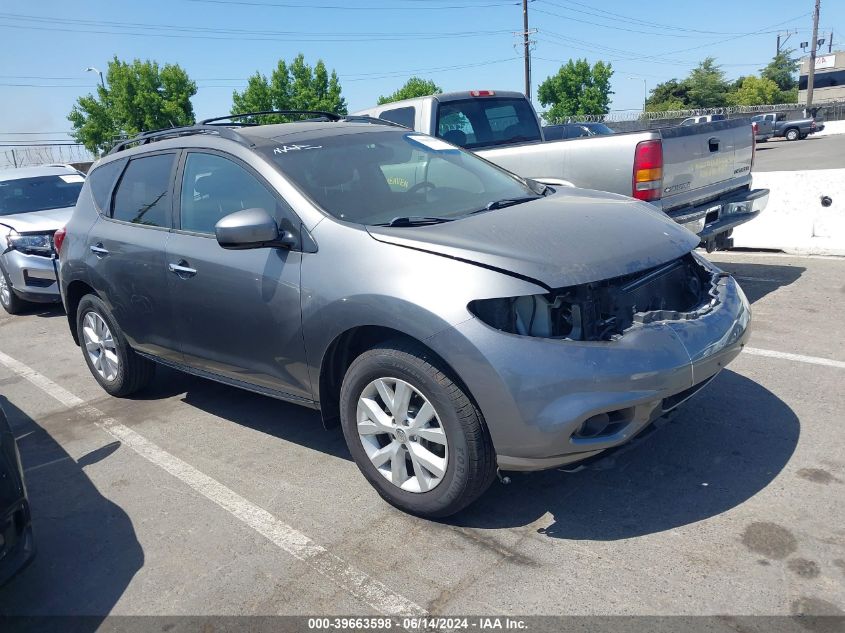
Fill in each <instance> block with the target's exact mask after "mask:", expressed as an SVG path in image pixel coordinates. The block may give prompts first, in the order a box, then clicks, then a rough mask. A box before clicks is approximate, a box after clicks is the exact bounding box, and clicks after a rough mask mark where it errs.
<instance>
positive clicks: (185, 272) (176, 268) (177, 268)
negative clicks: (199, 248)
mask: <svg viewBox="0 0 845 633" xmlns="http://www.w3.org/2000/svg"><path fill="white" fill-rule="evenodd" d="M167 268H168V269H170V272H172V273H175V274H177V275H179V276H180V277H182V278H183V279H184V278H186V277H193V276H194V275H196V274H197V270H196V268H191V267H190V266H188V262H186V261H185V260H184V259H183V260H181V261H180V262H179V263H178V264H168V265H167Z"/></svg>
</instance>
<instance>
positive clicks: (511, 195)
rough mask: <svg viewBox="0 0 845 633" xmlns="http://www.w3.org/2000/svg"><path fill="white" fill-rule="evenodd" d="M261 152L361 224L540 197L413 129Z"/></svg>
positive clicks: (448, 214) (330, 209) (329, 207)
mask: <svg viewBox="0 0 845 633" xmlns="http://www.w3.org/2000/svg"><path fill="white" fill-rule="evenodd" d="M294 148H295V149H294ZM262 151H264V152H265V153H266V154H267V155H269V157H270V158H271V159H272V160H273V161H274V162H275V163H276V165H278V167H279V169H280V170H281V171H282V172H283V173H284V174H285V175H286V176H287V177H288V178H290V179H291V180H292V181H293V182H294V183H295V184H296V185H297V186H298V187H299V188H300V190H302V191H303V192H304V193H305V194H306V195H308V196H309V197H310V198H311V199H312V200H314V202H316V203H317V204H318V205H319V206H320V207H322V208H323V209H324V210H325V211H326V212H327V213H329V214H331V215H333V216H334V217H336V218H338V219H341V220H346V221H348V222H356V223H359V224H368V225H374V224H387V223H390V222H391V221H393V220H395V219H396V218H421V217H424V218H427V219H429V220H431V219H439V218H443V219H447V220H448V219H455V218H458V217H460V216H463V215H467V214H469V213H472V212H475V211H479V210H484V209H487V208H495V207H496V205H494V206H493V207H490V206H489V205H491V203H497V202H501V201H503V200H506V199H507V200H511V201H512V200H519V201H522V200H523V199H525V198H535V197H539V195H538V194H537V192H535V191H534V190H532V189H531V188H529V187H528V186H527V184H525V183H524V182H522V181H521V180H519V179H518V178H517V177H515V176H513V175H512V174H510V173H508V172H506V171H504V170H502V169H500V168H498V167H495V166H493V165H491V164H490V163H488V162H487V161H484V160H482V159H481V158H478V157H477V156H475V155H473V154H470V153H468V152H464V151H462V150H460V149H458V148H456V147H453V146H452V145H449V144H448V143H445V142H444V141H441V140H440V139H436V138H432V137H430V136H425V135H422V134H415V133H413V132H408V131H407V130H383V129H382V130H373V131H367V132H361V131H359V130H350V132H349V133H345V134H344V133H338V132H337V131H332V133H331V135H325V136H319V137H315V138H313V139H311V140H297V141H296V143H295V144H290V143H288V144H283V143H281V142H280V143H279V145H278V146H276V147H272V146H270V147H265V148H264V149H263V150H262ZM499 206H502V205H499Z"/></svg>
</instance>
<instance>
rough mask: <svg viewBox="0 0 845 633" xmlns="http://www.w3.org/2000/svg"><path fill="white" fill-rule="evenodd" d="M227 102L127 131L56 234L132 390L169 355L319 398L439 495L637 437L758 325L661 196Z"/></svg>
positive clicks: (376, 451) (367, 465)
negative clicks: (658, 205)
mask: <svg viewBox="0 0 845 633" xmlns="http://www.w3.org/2000/svg"><path fill="white" fill-rule="evenodd" d="M227 121H228V122H227V123H221V121H220V120H209V121H205V122H203V123H202V124H199V125H196V126H193V127H189V128H182V129H173V130H167V131H163V132H157V133H151V134H147V135H142V136H140V137H138V138H136V139H133V140H131V141H128V142H125V143H123V144H121V145H120V146H118V147H117V148H116V149H115V150H113V151H112V153H110V154H109V155H108V156H106V157H105V158H103V159H102V160H100V161H99V162H98V163H97V164H96V165H95V166H94V168H93V170H92V171H91V172H90V174H89V178H88V180H87V181H86V184H85V187H84V188H83V191H82V193H81V195H80V198H79V202H78V204H77V206H76V209H75V211H74V214H73V217H72V219H71V220H70V222H69V223H68V225H67V229H66V233H65V234H64V235H62V236H61V240H59V241H60V242H62V246H61V249H60V254H59V259H60V279H61V289H62V296H63V300H64V304H65V308H66V310H67V315H68V322H69V324H70V331H71V333H72V335H73V337H74V339H75V340H76V342H77V343H78V344H80V345H81V347H82V352H83V357H84V359H85V362H86V363H87V364H88V367H89V368H90V370H91V372H92V374H93V375H94V378H96V380H97V381H98V382H99V383H100V384H101V385H102V387H103V388H104V389H105V390H106V391H107V392H109V393H110V394H112V395H115V396H126V395H128V394H131V393H133V392H135V391H137V390H139V389H141V388H142V387H144V386H145V385H146V384H147V383H148V382H149V381H150V378H151V377H152V375H153V370H154V368H155V367H156V364H163V365H168V366H171V367H175V368H178V369H180V370H184V371H187V372H190V373H192V374H195V375H198V376H201V377H205V378H208V379H211V380H216V381H219V382H222V383H226V384H229V385H234V386H237V387H242V388H244V389H249V390H251V391H255V392H258V393H261V394H266V395H268V396H271V397H275V398H279V399H281V400H286V401H288V402H294V403H298V404H302V405H304V406H307V407H311V408H314V409H318V410H319V411H320V412H321V414H322V418H323V420H324V423H325V424H326V425H327V426H331V425H332V424H334V423H336V422H337V421H339V423H340V425H341V427H342V429H343V433H344V436H345V438H346V441H347V444H348V446H349V450H350V452H351V454H352V457H353V458H354V460H355V462H356V463H357V465H358V467H359V468H360V470H361V472H362V473H363V474H364V476H365V477H366V478H367V479H368V480H369V482H370V483H371V484H372V485H373V486H374V487H375V488H376V490H377V491H378V492H379V494H381V495H382V496H383V497H384V498H385V499H386V500H387V501H388V502H390V503H392V504H394V505H395V506H397V507H399V508H401V509H403V510H406V511H408V512H411V513H414V514H418V515H422V516H429V517H437V516H446V515H448V514H451V513H454V512H456V511H458V510H460V509H461V508H463V507H465V506H466V505H467V504H469V503H470V502H471V501H473V500H474V499H476V498H477V497H478V496H479V495H481V494H482V492H483V491H484V490H485V489H486V488H487V487H488V485H489V484H490V483H491V481H493V479H495V477H496V474H497V468H498V469H501V470H538V469H544V468H552V467H557V466H561V465H564V464H571V463H573V462H578V461H581V460H584V459H586V458H589V457H592V456H595V455H597V454H599V453H601V452H602V451H604V450H606V449H610V448H612V447H616V446H618V445H620V444H622V443H625V442H627V441H628V440H630V439H631V438H632V437H633V436H635V435H636V434H637V433H639V432H640V431H642V430H643V429H644V428H645V427H646V426H647V425H649V423H651V422H652V421H653V420H655V419H656V418H657V417H659V416H662V415H663V414H665V413H666V412H668V411H669V410H671V409H673V408H675V407H676V406H678V405H679V404H680V403H681V402H682V401H684V400H685V399H687V398H688V397H690V396H691V395H692V394H693V393H695V392H696V391H697V390H699V389H700V388H702V387H703V386H704V385H705V384H707V383H708V382H709V381H710V380H711V379H712V378H713V377H714V376H715V375H716V374H717V373H718V372H719V370H721V369H722V368H723V367H724V366H725V365H726V364H727V363H728V362H729V361H730V360H731V359H733V358H734V357H735V356H736V355H737V354H738V353H739V351H740V348H741V347H742V346H743V345H744V343H745V340H746V337H747V336H748V326H749V319H750V313H749V308H748V303H747V301H746V299H745V296H744V295H743V293H742V291H741V290H740V288H739V286H738V285H737V283H736V281H734V279H733V278H731V277H730V276H729V275H727V274H725V273H723V272H721V271H719V270H718V269H717V268H716V267H714V266H713V265H712V264H710V263H709V262H708V261H707V260H706V259H704V258H703V257H701V256H700V255H698V254H696V253H695V252H693V249H694V248H695V247H696V246H697V244H698V241H699V240H698V238H697V237H696V236H695V235H693V234H692V233H690V232H689V231H687V230H686V229H684V228H682V227H680V226H679V225H678V224H676V223H675V222H673V221H672V220H671V219H669V218H667V217H666V216H665V215H663V214H661V213H660V212H658V211H656V210H654V209H653V208H652V207H650V206H649V205H648V204H644V203H642V202H638V201H635V200H632V199H630V198H626V197H623V196H619V195H614V194H606V193H600V192H596V191H586V190H579V189H574V188H568V187H561V188H558V189H553V188H551V187H548V186H545V185H543V184H540V183H538V182H534V181H527V180H524V179H521V178H519V177H517V176H515V175H513V174H511V173H509V172H507V171H504V170H502V169H501V168H499V167H496V166H494V165H492V164H490V163H488V162H487V161H485V160H483V159H481V158H479V157H478V156H475V155H473V154H471V153H468V152H465V151H463V150H461V149H460V148H458V147H455V146H453V145H450V144H449V143H447V142H445V141H443V140H441V139H436V138H432V137H429V136H425V135H422V134H419V133H415V132H413V131H411V130H408V129H407V128H403V127H401V126H398V125H394V124H389V123H386V122H383V121H378V122H376V120H374V119H368V118H364V117H344V118H342V117H338V116H335V115H328V114H324V115H323V116H322V117H320V118H319V119H318V120H306V121H300V122H295V123H287V124H279V125H262V126H251V125H240V126H239V125H237V123H236V122H235V121H234V119H232V120H229V119H227Z"/></svg>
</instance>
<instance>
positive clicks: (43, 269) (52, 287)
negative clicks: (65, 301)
mask: <svg viewBox="0 0 845 633" xmlns="http://www.w3.org/2000/svg"><path fill="white" fill-rule="evenodd" d="M0 258H2V261H3V268H4V269H5V270H6V273H7V274H8V275H9V280H10V281H11V282H12V290H13V292H14V293H15V294H16V295H17V296H18V297H20V298H21V299H24V300H26V301H34V302H44V303H49V302H54V301H60V300H61V297H60V296H59V284H58V283H57V281H56V266H55V264H54V261H55V260H54V259H53V258H51V257H42V256H41V255H28V254H26V253H21V252H20V251H16V250H8V251H6V252H5V253H2V254H0Z"/></svg>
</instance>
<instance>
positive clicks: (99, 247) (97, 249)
mask: <svg viewBox="0 0 845 633" xmlns="http://www.w3.org/2000/svg"><path fill="white" fill-rule="evenodd" d="M88 248H90V249H91V252H92V253H94V255H96V256H97V257H105V256H106V255H108V254H109V252H108V250H107V249H105V248H103V243H102V242H98V243H97V244H93V245H91V246H89V247H88Z"/></svg>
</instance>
